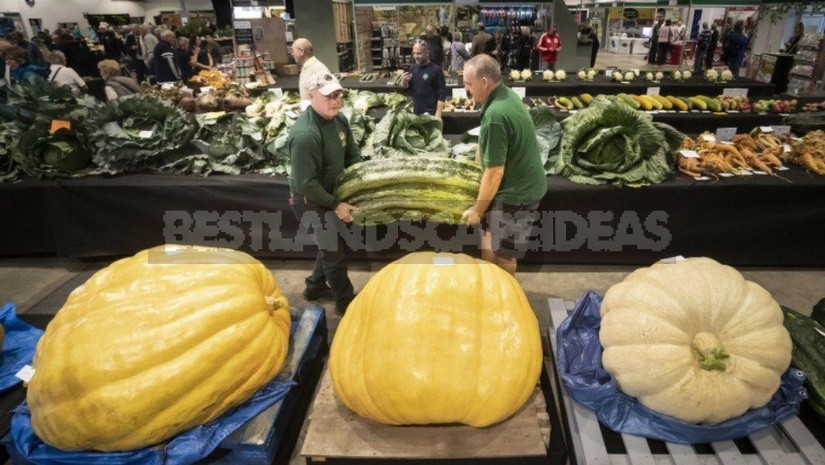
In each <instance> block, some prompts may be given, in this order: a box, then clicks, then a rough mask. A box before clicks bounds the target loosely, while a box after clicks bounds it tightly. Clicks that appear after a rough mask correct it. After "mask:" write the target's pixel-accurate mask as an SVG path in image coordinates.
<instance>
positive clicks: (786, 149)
mask: <svg viewBox="0 0 825 465" xmlns="http://www.w3.org/2000/svg"><path fill="white" fill-rule="evenodd" d="M782 151H783V152H784V153H791V151H792V150H791V146H790V145H788V144H783V145H782Z"/></svg>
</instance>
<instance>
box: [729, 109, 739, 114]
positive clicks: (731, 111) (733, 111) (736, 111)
mask: <svg viewBox="0 0 825 465" xmlns="http://www.w3.org/2000/svg"><path fill="white" fill-rule="evenodd" d="M728 113H739V110H728Z"/></svg>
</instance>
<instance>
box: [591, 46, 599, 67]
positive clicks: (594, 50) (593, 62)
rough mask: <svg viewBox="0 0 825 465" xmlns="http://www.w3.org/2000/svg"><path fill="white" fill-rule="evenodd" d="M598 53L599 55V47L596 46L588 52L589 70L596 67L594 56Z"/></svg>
mask: <svg viewBox="0 0 825 465" xmlns="http://www.w3.org/2000/svg"><path fill="white" fill-rule="evenodd" d="M598 53H599V47H598V46H596V47H593V48H592V49H591V50H590V67H591V68H594V67H596V55H598Z"/></svg>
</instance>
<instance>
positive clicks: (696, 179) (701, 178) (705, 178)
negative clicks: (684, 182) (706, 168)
mask: <svg viewBox="0 0 825 465" xmlns="http://www.w3.org/2000/svg"><path fill="white" fill-rule="evenodd" d="M693 180H694V181H710V178H709V177H707V176H699V177H698V178H693Z"/></svg>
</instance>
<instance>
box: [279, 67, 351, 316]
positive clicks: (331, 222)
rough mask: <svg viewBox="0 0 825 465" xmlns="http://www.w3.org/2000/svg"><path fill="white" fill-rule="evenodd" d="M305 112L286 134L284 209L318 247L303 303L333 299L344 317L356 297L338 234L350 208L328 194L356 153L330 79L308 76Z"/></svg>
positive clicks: (348, 218) (337, 89) (323, 75)
mask: <svg viewBox="0 0 825 465" xmlns="http://www.w3.org/2000/svg"><path fill="white" fill-rule="evenodd" d="M307 90H308V91H309V102H310V107H309V108H307V109H306V111H304V112H303V113H302V114H301V116H299V117H298V119H296V120H295V124H294V125H293V126H292V128H291V129H290V133H289V142H288V143H287V144H288V145H287V146H288V148H289V159H290V163H291V166H290V173H289V190H290V198H289V204H290V206H291V207H292V211H293V212H294V213H295V216H296V217H297V218H298V220H299V221H301V223H302V224H303V225H304V227H306V228H307V229H312V233H311V234H312V238H313V241H314V242H315V244H316V245H317V246H318V254H317V256H316V258H315V267H314V269H313V270H312V274H311V275H310V276H309V277H308V278H306V289H305V290H304V297H305V298H306V299H307V300H319V299H321V298H325V297H329V296H330V294H331V295H332V297H333V298H334V299H335V308H336V310H337V311H338V312H339V313H344V312H345V311H346V309H347V306H349V303H350V302H351V301H352V299H353V298H354V297H355V294H354V292H353V287H352V282H351V281H350V279H349V276H348V275H347V264H346V255H345V250H344V241H343V239H342V238H341V231H342V230H343V229H344V228H346V226H345V225H344V223H351V222H352V212H353V211H354V210H355V207H354V206H352V205H350V204H347V203H344V202H339V201H338V199H336V198H335V196H334V195H333V194H332V193H333V192H334V191H335V182H336V179H337V178H338V175H340V174H341V172H342V171H344V168H347V167H348V166H350V165H353V164H355V163H358V162H359V161H361V152H360V150H359V149H358V145H357V144H356V143H355V140H354V139H353V137H352V131H351V130H350V126H349V123H348V122H347V119H346V118H345V117H344V116H343V115H340V114H339V112H340V111H341V104H342V102H343V89H342V88H341V84H340V83H339V82H338V79H336V78H335V76H333V75H332V74H329V73H319V74H316V75H315V76H313V77H312V78H311V80H310V82H309V84H308V86H307Z"/></svg>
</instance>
